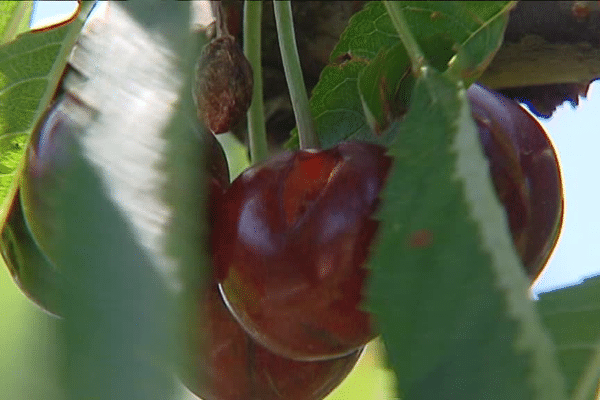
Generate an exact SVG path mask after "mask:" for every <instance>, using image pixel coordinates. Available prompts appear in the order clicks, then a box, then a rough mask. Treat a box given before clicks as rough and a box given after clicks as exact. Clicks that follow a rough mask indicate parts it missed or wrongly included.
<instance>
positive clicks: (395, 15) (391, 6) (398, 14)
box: [383, 0, 426, 76]
mask: <svg viewBox="0 0 600 400" xmlns="http://www.w3.org/2000/svg"><path fill="white" fill-rule="evenodd" d="M400 3H401V2H399V1H387V0H384V1H383V4H385V8H386V9H387V12H388V14H389V15H390V18H391V19H392V23H393V24H394V28H396V32H398V36H400V40H402V44H404V47H405V48H406V52H407V53H408V57H410V61H411V63H412V68H411V69H412V72H413V74H414V75H415V76H419V75H421V69H422V68H423V67H424V66H425V64H426V61H425V55H424V54H423V51H422V50H421V48H420V47H419V44H418V43H417V41H416V40H415V38H414V36H413V35H412V32H411V31H410V28H409V27H408V24H407V23H406V20H405V19H404V13H403V12H402V4H400Z"/></svg>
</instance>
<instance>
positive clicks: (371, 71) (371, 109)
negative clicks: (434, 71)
mask: <svg viewBox="0 0 600 400" xmlns="http://www.w3.org/2000/svg"><path fill="white" fill-rule="evenodd" d="M399 65H405V66H406V68H405V69H401V68H398V66H399ZM414 83H415V81H414V76H413V75H412V74H411V72H410V61H409V58H408V54H406V50H405V49H404V46H403V45H402V44H401V43H398V44H396V45H395V46H394V47H392V48H390V49H388V50H383V51H381V52H379V54H377V57H375V59H374V60H373V61H371V62H370V63H369V65H367V66H366V67H365V68H363V70H362V71H361V72H360V75H359V77H358V92H359V94H360V100H361V102H362V106H363V112H364V115H365V118H366V120H367V122H368V123H369V126H370V128H371V130H372V131H373V132H374V133H375V135H381V132H382V131H384V130H385V129H387V128H388V126H389V124H390V123H391V122H392V120H393V119H395V118H398V117H400V116H401V115H403V114H404V113H405V112H406V110H407V109H408V104H409V102H410V92H411V90H412V87H413V86H414Z"/></svg>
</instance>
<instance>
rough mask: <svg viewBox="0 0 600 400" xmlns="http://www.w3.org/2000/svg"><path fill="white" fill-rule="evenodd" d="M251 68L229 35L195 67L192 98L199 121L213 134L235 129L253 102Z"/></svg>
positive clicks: (209, 48)
mask: <svg viewBox="0 0 600 400" xmlns="http://www.w3.org/2000/svg"><path fill="white" fill-rule="evenodd" d="M252 87H253V77H252V67H251V66H250V63H249V62H248V60H247V59H246V57H245V56H244V53H242V50H241V49H240V47H239V46H238V44H237V43H236V41H235V38H234V37H233V36H230V35H225V36H222V37H219V38H216V39H214V40H212V41H211V42H210V43H209V44H207V45H206V46H205V47H204V49H203V50H202V54H201V55H200V58H199V59H198V61H197V64H196V81H195V85H194V98H195V101H196V106H197V109H198V118H199V119H200V120H201V121H203V122H204V123H205V124H206V126H207V127H208V128H209V129H210V130H211V131H212V132H213V133H223V132H227V131H229V130H230V129H231V128H232V127H234V126H235V125H236V124H237V123H238V122H239V121H240V120H241V119H242V118H243V117H244V115H245V114H246V111H247V110H248V107H250V102H251V100H252Z"/></svg>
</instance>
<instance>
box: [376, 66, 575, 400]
mask: <svg viewBox="0 0 600 400" xmlns="http://www.w3.org/2000/svg"><path fill="white" fill-rule="evenodd" d="M470 114H471V112H470V109H469V106H468V100H467V98H466V91H465V90H464V89H461V88H460V85H457V84H456V83H453V82H452V81H451V80H449V79H447V78H446V77H444V76H442V75H439V74H438V73H436V72H435V71H433V70H430V69H425V70H424V71H423V74H422V76H421V77H420V78H419V79H418V80H417V83H416V85H415V88H414V91H413V96H412V100H411V105H410V110H409V112H408V114H407V115H406V117H405V120H404V122H403V124H401V125H400V129H399V132H398V135H397V139H396V141H395V142H394V143H393V145H392V146H391V147H390V150H389V154H390V155H391V156H392V157H393V158H394V163H393V166H392V170H391V172H390V175H389V177H388V183H387V186H386V188H385V189H384V192H383V201H382V208H381V211H380V212H379V214H378V217H379V219H380V220H381V227H380V234H379V238H378V242H377V246H376V248H375V251H374V256H373V259H372V261H371V265H372V273H371V274H372V276H371V282H370V286H369V290H368V293H369V297H368V301H367V304H366V305H367V307H368V309H369V310H370V311H372V312H374V313H375V314H376V316H377V321H378V323H379V327H380V331H381V334H382V337H383V339H384V342H385V344H386V349H387V350H388V354H389V358H390V361H391V364H392V366H393V368H394V370H395V372H396V375H397V377H398V384H399V393H400V394H401V396H402V398H403V399H404V400H409V399H440V398H444V399H539V400H547V399H564V398H565V395H564V379H563V377H562V375H561V373H560V371H559V368H558V362H557V361H556V358H555V353H556V349H555V348H554V346H553V344H552V341H551V340H550V338H549V337H548V335H547V333H546V332H545V331H544V329H543V326H542V324H541V321H540V318H539V315H538V314H537V312H536V309H535V304H534V302H533V301H532V300H531V299H530V298H529V297H528V285H529V282H528V280H527V278H526V276H525V273H524V271H523V269H522V266H521V263H520V261H519V258H518V255H517V254H516V251H515V249H514V247H513V244H512V240H511V238H510V234H509V230H508V226H507V223H506V218H505V215H504V212H503V209H502V208H501V206H500V204H499V202H498V200H497V197H496V194H495V191H494V188H493V186H492V183H491V179H490V177H489V170H488V166H487V162H486V161H485V158H484V155H483V152H482V148H481V144H480V141H479V137H478V134H477V130H476V127H475V124H474V122H473V121H472V119H471V115H470Z"/></svg>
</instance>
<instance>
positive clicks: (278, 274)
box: [213, 142, 391, 360]
mask: <svg viewBox="0 0 600 400" xmlns="http://www.w3.org/2000/svg"><path fill="white" fill-rule="evenodd" d="M390 163H391V160H390V159H389V158H388V157H386V156H385V149H384V148H382V147H379V146H376V145H372V144H366V143H352V142H349V143H342V144H340V145H339V146H337V147H335V148H333V149H330V150H324V151H318V152H317V151H299V152H296V153H284V154H281V155H279V156H277V157H275V158H274V159H272V160H270V161H268V162H267V163H264V164H262V165H260V166H255V167H252V168H250V169H248V170H246V171H245V172H244V173H243V174H242V175H241V176H240V177H238V178H237V179H236V180H235V181H234V182H233V183H232V185H231V187H230V188H229V189H228V190H227V191H226V193H225V196H224V201H223V203H222V205H221V207H219V208H218V209H217V210H216V211H215V212H216V215H217V217H216V221H217V223H216V226H215V241H214V247H213V253H214V263H215V268H216V273H217V277H218V279H219V280H220V281H221V282H222V289H223V292H224V294H225V298H226V300H227V302H228V305H229V307H230V308H231V310H232V311H233V314H234V315H235V316H236V318H237V319H238V320H239V321H240V323H241V324H242V325H243V326H244V327H245V328H246V329H247V330H248V332H249V333H250V335H251V336H252V337H253V338H254V339H255V340H257V341H258V342H259V343H261V344H263V345H264V346H266V347H267V348H269V349H270V350H272V351H273V352H275V353H277V354H281V355H283V356H285V357H288V358H296V359H304V360H307V359H308V360H317V359H323V358H331V357H339V356H341V355H345V354H349V353H351V352H354V351H356V350H357V349H358V348H360V347H361V346H363V345H364V344H365V343H366V342H367V341H369V340H370V339H371V338H373V337H374V333H373V332H374V331H373V329H372V327H371V317H370V315H369V313H367V312H365V311H363V310H360V309H358V308H357V305H358V304H360V302H361V301H362V294H361V288H362V285H363V282H364V279H365V276H366V273H367V271H366V269H364V268H363V265H364V264H365V261H366V259H367V255H368V250H369V249H368V245H369V244H370V243H371V241H372V239H373V236H374V234H375V231H376V229H377V223H376V222H375V221H374V220H372V219H370V218H369V216H370V215H371V214H372V213H373V211H374V210H375V207H376V205H377V195H378V193H379V191H380V189H381V187H382V184H383V180H384V178H385V176H386V174H387V171H388V169H389V166H390Z"/></svg>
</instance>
